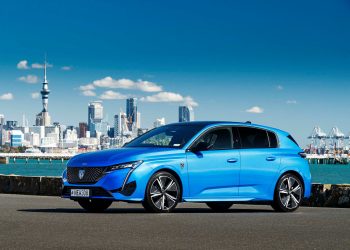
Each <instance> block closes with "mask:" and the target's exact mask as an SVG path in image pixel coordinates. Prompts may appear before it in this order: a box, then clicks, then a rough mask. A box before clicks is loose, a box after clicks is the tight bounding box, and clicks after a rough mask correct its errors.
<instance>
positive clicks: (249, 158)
mask: <svg viewBox="0 0 350 250" xmlns="http://www.w3.org/2000/svg"><path fill="white" fill-rule="evenodd" d="M238 131H239V135H240V139H241V146H242V149H241V150H240V151H241V172H240V183H239V196H240V197H241V198H256V199H270V198H271V195H272V194H273V191H274V187H275V184H276V180H277V177H278V173H279V167H280V162H281V158H280V155H279V149H278V141H277V137H276V135H275V134H274V133H273V132H271V131H267V130H264V129H259V128H255V127H238Z"/></svg>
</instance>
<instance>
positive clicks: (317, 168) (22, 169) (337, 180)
mask: <svg viewBox="0 0 350 250" xmlns="http://www.w3.org/2000/svg"><path fill="white" fill-rule="evenodd" d="M66 163H67V161H63V162H62V161H61V160H52V161H49V160H40V162H38V161H37V160H34V159H30V160H28V162H26V161H25V160H24V159H16V162H13V159H10V163H9V164H0V174H4V175H23V176H61V174H62V172H63V171H64V169H65V168H66ZM310 171H311V175H312V182H313V183H323V184H350V164H347V165H340V164H337V165H332V164H321V165H316V164H311V165H310Z"/></svg>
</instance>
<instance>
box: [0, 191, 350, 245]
mask: <svg viewBox="0 0 350 250" xmlns="http://www.w3.org/2000/svg"><path fill="white" fill-rule="evenodd" d="M0 248H1V249H109V248H110V249H140V248H141V249H149V248H152V249H161V248H162V249H277V248H281V249H306V248H307V249H349V248H350V209H346V208H345V209H341V208H308V207H302V208H300V209H299V210H298V211H297V212H295V213H288V214H285V213H276V212H274V211H273V210H272V209H271V208H270V207H269V206H252V205H234V206H233V207H232V209H231V210H229V211H228V212H225V213H214V212H212V211H211V210H210V209H208V208H207V207H206V205H202V204H189V203H186V204H180V205H179V206H178V208H177V209H176V210H175V211H174V212H173V213H171V214H149V213H145V212H144V210H143V208H142V207H141V206H140V205H138V204H126V203H113V205H112V206H111V208H110V209H108V210H107V212H106V213H100V214H89V213H86V212H84V211H83V210H82V209H80V207H79V205H78V204H77V203H75V202H73V201H70V200H64V199H61V198H57V197H39V196H24V195H5V194H0Z"/></svg>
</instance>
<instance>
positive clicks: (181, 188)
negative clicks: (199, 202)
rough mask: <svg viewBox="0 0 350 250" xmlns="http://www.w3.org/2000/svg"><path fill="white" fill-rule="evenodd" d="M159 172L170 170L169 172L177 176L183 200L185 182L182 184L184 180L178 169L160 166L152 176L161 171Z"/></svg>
mask: <svg viewBox="0 0 350 250" xmlns="http://www.w3.org/2000/svg"><path fill="white" fill-rule="evenodd" d="M159 172H168V173H169V174H172V175H173V176H174V177H175V178H176V180H177V181H178V183H179V185H180V197H181V200H182V195H183V184H182V181H181V178H180V176H179V174H178V173H177V172H176V171H174V170H172V169H170V168H160V169H157V171H155V172H154V173H153V174H152V175H151V177H152V176H153V175H155V174H157V173H159Z"/></svg>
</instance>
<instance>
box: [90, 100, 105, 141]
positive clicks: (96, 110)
mask: <svg viewBox="0 0 350 250" xmlns="http://www.w3.org/2000/svg"><path fill="white" fill-rule="evenodd" d="M102 119H103V106H102V102H101V101H95V102H90V103H89V106H88V129H89V131H90V136H91V137H96V130H98V127H99V126H98V125H99V124H100V123H101V122H102Z"/></svg>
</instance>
